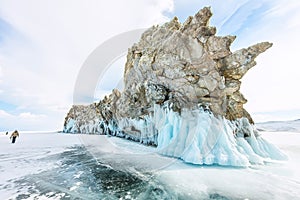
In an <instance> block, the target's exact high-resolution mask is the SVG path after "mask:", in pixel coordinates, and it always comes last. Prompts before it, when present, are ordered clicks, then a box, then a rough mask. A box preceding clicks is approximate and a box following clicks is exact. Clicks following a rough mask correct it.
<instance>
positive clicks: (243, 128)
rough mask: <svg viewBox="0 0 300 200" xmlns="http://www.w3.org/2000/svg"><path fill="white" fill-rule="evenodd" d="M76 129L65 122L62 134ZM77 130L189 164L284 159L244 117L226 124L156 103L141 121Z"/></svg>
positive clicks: (210, 116) (201, 112)
mask: <svg viewBox="0 0 300 200" xmlns="http://www.w3.org/2000/svg"><path fill="white" fill-rule="evenodd" d="M77 126H78V125H77V122H76V119H69V121H68V123H67V124H66V126H65V130H64V132H76V131H77V130H76V127H77ZM81 127H85V128H86V129H87V131H89V130H91V131H92V130H94V131H98V134H109V135H114V136H119V137H124V138H126V139H131V140H134V141H138V142H140V143H143V144H148V145H153V146H156V147H157V152H158V153H160V154H162V155H166V156H170V157H176V158H180V159H182V160H183V161H185V162H188V163H192V164H199V165H203V164H204V165H213V164H216V165H224V166H239V167H244V166H249V165H251V164H263V163H264V162H265V161H271V160H285V159H287V156H286V155H284V154H283V153H282V152H281V151H280V150H279V149H278V148H277V147H276V146H274V145H272V144H271V143H269V142H267V141H266V140H265V139H263V138H262V137H261V136H260V135H259V133H258V131H257V130H256V128H255V126H254V125H252V124H250V123H249V122H248V119H247V118H241V119H237V120H234V121H229V120H227V119H225V117H222V116H216V115H214V114H213V113H212V112H210V110H209V109H206V108H203V107H200V108H199V109H194V110H188V109H183V110H182V112H181V113H180V114H179V113H178V112H174V111H172V109H169V107H168V106H167V105H164V106H160V105H157V104H156V105H154V111H153V114H152V115H148V116H145V117H144V118H142V119H129V118H122V119H121V120H120V121H110V122H108V123H107V122H103V121H98V122H96V123H89V124H88V125H85V126H81ZM78 131H79V130H78ZM80 131H82V130H80Z"/></svg>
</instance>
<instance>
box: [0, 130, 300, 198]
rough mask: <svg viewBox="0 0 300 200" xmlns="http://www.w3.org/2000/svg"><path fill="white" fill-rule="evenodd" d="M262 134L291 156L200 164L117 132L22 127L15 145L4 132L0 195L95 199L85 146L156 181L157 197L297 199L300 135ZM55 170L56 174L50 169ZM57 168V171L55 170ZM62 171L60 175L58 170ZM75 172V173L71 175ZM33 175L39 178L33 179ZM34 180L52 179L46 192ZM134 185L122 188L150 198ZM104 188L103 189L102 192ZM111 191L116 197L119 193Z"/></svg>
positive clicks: (107, 162)
mask: <svg viewBox="0 0 300 200" xmlns="http://www.w3.org/2000/svg"><path fill="white" fill-rule="evenodd" d="M263 137H265V138H266V139H268V140H269V141H271V142H272V143H274V144H276V145H277V146H278V147H279V148H280V149H281V150H283V151H284V152H285V153H286V154H287V155H288V156H289V160H288V161H286V162H277V163H274V162H273V163H265V165H255V166H252V167H249V168H232V167H220V166H197V165H190V164H186V163H184V162H182V161H181V160H179V159H174V158H169V157H164V156H161V155H158V154H157V153H155V151H156V149H155V148H153V147H147V146H143V145H140V144H138V143H135V142H131V141H128V140H123V139H120V138H116V137H108V136H103V135H72V134H60V133H22V132H21V133H20V138H18V139H17V142H16V143H15V144H11V143H10V141H9V135H8V136H7V135H5V134H3V133H2V134H1V135H0V152H1V153H0V158H1V161H0V176H1V180H0V198H1V199H17V198H20V197H23V198H22V199H34V197H38V198H40V199H41V198H43V199H62V198H63V197H71V198H72V197H78V196H76V195H79V196H80V195H81V198H84V199H89V198H92V197H91V196H89V195H91V191H89V189H88V187H87V185H88V183H87V182H86V181H87V180H86V179H84V178H83V177H85V176H84V174H85V173H88V171H89V170H87V171H84V170H82V168H79V167H78V165H79V164H81V165H84V164H85V162H83V158H82V157H78V156H75V155H74V152H76V151H80V152H81V151H86V152H84V154H83V155H85V154H89V155H90V156H91V157H92V158H93V160H95V163H98V164H101V166H105V167H106V169H113V170H114V172H115V173H117V172H120V171H122V172H126V173H128V174H131V175H130V176H136V177H138V178H139V179H141V180H142V181H144V182H145V183H147V184H151V187H154V188H155V187H157V188H158V189H159V188H160V189H161V190H162V191H164V192H162V193H161V194H158V197H159V196H161V195H163V196H164V197H166V196H169V197H172V198H177V199H180V198H189V199H218V198H222V197H224V198H225V199H226V198H227V199H247V198H248V199H297V198H298V197H299V196H300V182H299V180H300V170H299V169H298V168H299V166H300V147H299V145H298V144H300V134H297V133H288V132H276V133H272V132H269V133H267V132H266V133H263ZM74 146H77V147H78V146H80V147H84V149H83V148H76V151H74V148H73V151H72V147H74ZM77 149H78V150H77ZM66 152H70V155H68V156H71V157H70V159H73V164H72V165H73V166H75V167H73V168H72V167H71V166H72V165H71V164H70V163H67V164H66V162H64V160H65V159H66V155H67V154H66ZM80 152H78V153H80ZM81 156H82V155H81ZM68 162H69V161H68ZM62 163H63V164H62ZM62 168H64V169H63V171H61V170H62ZM88 169H91V170H96V171H97V169H98V165H97V166H96V165H95V166H94V165H93V166H92V167H91V166H89V168H88ZM51 170H52V173H49V172H50V171H51ZM53 171H56V174H55V175H54V174H53ZM60 171H61V174H60V173H58V172H60ZM100 172H101V170H100V169H99V173H100ZM70 173H71V174H74V175H72V176H70V175H68V174H70ZM89 173H90V172H89ZM110 173H112V172H110ZM58 174H59V175H60V176H61V177H60V180H61V181H62V182H63V181H67V182H69V183H70V185H67V184H62V185H60V184H59V182H55V180H56V179H58V178H59V177H54V176H57V175H58ZM46 175H47V176H53V177H51V180H52V182H50V180H49V178H50V177H44V176H46ZM94 175H95V174H87V176H86V177H90V178H96V179H97V177H91V176H94ZM33 176H34V177H35V178H34V179H32V177H33ZM110 176H113V174H111V175H110ZM110 176H109V177H110ZM24 177H27V178H24ZM28 177H29V178H28ZM30 177H31V178H30ZM98 179H101V178H98ZM24 180H26V181H24ZM29 180H34V181H33V182H43V183H45V181H46V182H47V180H49V181H48V183H49V184H48V185H47V186H44V187H46V188H47V187H49V188H48V190H45V188H44V190H45V191H47V192H45V191H44V192H43V190H41V189H39V190H38V189H35V190H33V189H32V188H35V187H38V186H37V185H38V184H37V183H33V182H30V181H29ZM53 181H54V182H53ZM71 183H72V184H73V185H72V184H71ZM39 184H41V183H39ZM128 184H129V183H128ZM29 185H30V186H29ZM140 185H142V184H140ZM135 187H137V186H135ZM135 187H131V189H128V188H127V189H124V188H123V189H122V190H124V191H123V192H125V193H126V195H127V198H128V199H131V198H132V199H134V198H137V199H143V198H145V197H147V196H145V195H146V194H145V192H143V189H142V191H140V190H141V188H139V189H138V190H139V191H140V192H138V191H135V189H134V188H135ZM30 188H31V189H30ZM84 188H85V190H84ZM162 188H163V189H162ZM52 190H53V191H52ZM145 190H146V189H145ZM51 191H52V193H51ZM55 191H56V192H55ZM58 191H59V192H58ZM82 191H85V192H86V193H83V192H82ZM155 191H157V190H155ZM93 192H94V193H92V194H97V190H95V191H93ZM100 192H102V193H103V191H99V193H100ZM125 193H120V194H119V198H121V197H123V199H125V196H126V195H124V196H122V195H123V194H125ZM109 194H110V193H109ZM105 195H108V194H105ZM111 195H112V196H111V197H112V198H117V196H114V195H113V194H111ZM107 197H109V196H107ZM224 198H223V199H224Z"/></svg>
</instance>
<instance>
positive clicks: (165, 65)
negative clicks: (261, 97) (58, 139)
mask: <svg viewBox="0 0 300 200" xmlns="http://www.w3.org/2000/svg"><path fill="white" fill-rule="evenodd" d="M211 16H212V12H211V10H210V8H208V7H205V8H203V9H201V10H200V11H199V12H198V13H196V15H195V16H194V17H189V18H188V19H187V20H186V21H185V22H184V23H183V24H181V23H180V22H179V21H178V19H177V18H176V17H175V18H174V19H173V20H171V21H170V22H168V23H165V24H163V25H161V26H158V25H157V26H153V27H151V28H149V29H148V30H147V31H145V32H144V33H143V34H142V36H141V39H140V41H139V42H138V43H136V44H134V45H133V46H132V47H131V48H129V50H128V54H127V62H126V64H125V70H124V90H123V91H118V90H117V89H114V90H113V91H112V93H111V94H110V95H109V96H106V97H105V98H104V99H102V100H100V101H99V102H98V103H92V104H91V105H87V106H84V105H73V107H72V108H71V109H70V111H69V113H68V114H67V116H66V118H65V123H64V132H66V133H87V134H107V135H113V136H118V137H123V138H126V139H130V140H133V141H137V142H140V143H142V144H146V145H152V146H154V147H156V148H157V152H158V153H160V154H162V155H166V156H171V157H176V158H180V159H182V160H184V161H185V162H188V163H193V164H206V165H211V164H218V165H231V166H248V165H250V164H252V163H254V164H262V163H264V162H265V161H266V160H272V159H276V160H282V159H285V158H286V156H285V155H284V154H283V153H281V152H280V150H278V149H277V148H276V147H275V146H274V145H272V144H270V143H269V142H267V141H266V140H264V139H263V138H262V137H261V136H260V134H259V132H258V131H257V130H256V128H255V125H254V121H253V119H252V118H251V116H250V114H249V113H248V112H247V111H246V110H245V109H244V108H243V105H244V104H245V103H246V102H247V100H246V99H245V97H244V96H243V95H242V93H241V92H240V86H241V79H242V77H243V76H244V75H245V74H246V72H247V71H248V70H249V69H250V68H252V67H253V66H255V64H256V62H255V58H256V57H257V56H258V55H259V54H260V53H263V52H264V51H266V50H267V49H268V48H270V47H271V46H272V43H269V42H262V43H258V44H255V45H253V46H250V47H248V48H244V49H240V50H237V51H235V52H231V51H230V45H231V43H232V42H233V41H234V40H235V36H216V28H215V27H212V26H209V19H210V18H211Z"/></svg>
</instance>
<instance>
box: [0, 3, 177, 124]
mask: <svg viewBox="0 0 300 200" xmlns="http://www.w3.org/2000/svg"><path fill="white" fill-rule="evenodd" d="M172 9H173V2H172V1H171V0H165V1H160V0H146V1H140V0H129V1H122V0H112V1H103V0H100V1H99V0H91V1H83V0H77V1H66V0H63V1H61V0H46V1H38V0H26V1H16V0H7V1H1V2H0V18H1V19H2V20H4V21H5V22H7V23H8V24H10V26H11V28H12V29H13V31H11V32H13V34H11V35H9V37H6V40H5V41H2V43H1V45H0V63H1V66H2V67H3V69H2V71H3V73H2V74H3V76H2V78H0V80H3V82H2V83H1V89H2V90H3V91H4V92H3V93H2V94H3V95H2V94H1V98H0V101H4V102H9V103H11V104H14V105H17V110H18V111H19V112H35V113H44V114H46V115H48V116H49V120H50V118H51V123H52V124H53V123H54V121H55V123H56V124H57V123H58V122H59V121H62V122H61V123H59V125H61V124H62V123H63V119H64V116H65V114H66V112H67V111H68V108H69V107H70V106H71V104H72V92H73V87H74V83H75V80H76V77H77V73H78V72H79V69H80V67H81V65H82V63H83V62H84V60H85V59H86V58H87V56H88V55H89V54H90V53H91V52H92V51H93V50H94V49H95V48H96V47H97V46H98V45H100V44H101V43H102V42H104V41H105V40H107V39H109V38H110V37H112V36H114V35H116V34H119V33H122V32H124V31H128V30H132V29H136V28H145V27H149V26H151V25H153V24H155V23H161V22H164V21H166V20H167V18H166V17H165V16H164V14H163V13H164V12H169V11H171V10H172ZM50 115H51V116H50ZM49 126H50V125H49ZM49 126H48V127H49Z"/></svg>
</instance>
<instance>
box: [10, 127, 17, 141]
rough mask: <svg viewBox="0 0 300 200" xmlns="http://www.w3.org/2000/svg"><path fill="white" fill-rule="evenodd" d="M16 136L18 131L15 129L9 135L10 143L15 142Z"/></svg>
mask: <svg viewBox="0 0 300 200" xmlns="http://www.w3.org/2000/svg"><path fill="white" fill-rule="evenodd" d="M17 137H19V132H18V131H17V130H15V131H14V132H13V133H12V134H11V136H10V139H12V141H11V143H15V142H16V139H17Z"/></svg>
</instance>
